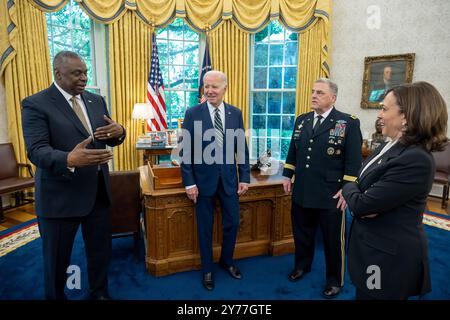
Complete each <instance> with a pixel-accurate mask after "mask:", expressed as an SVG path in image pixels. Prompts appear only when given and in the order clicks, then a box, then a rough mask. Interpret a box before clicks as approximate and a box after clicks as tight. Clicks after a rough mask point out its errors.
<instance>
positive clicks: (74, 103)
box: [70, 96, 91, 134]
mask: <svg viewBox="0 0 450 320" xmlns="http://www.w3.org/2000/svg"><path fill="white" fill-rule="evenodd" d="M70 101H72V107H73V111H74V112H75V114H76V115H77V116H78V119H80V121H81V123H82V124H83V127H84V128H85V129H86V131H87V133H88V134H91V130H90V129H89V125H88V124H87V121H86V117H85V116H84V113H83V110H81V106H80V104H79V103H78V101H77V98H75V96H73V97H72V98H70Z"/></svg>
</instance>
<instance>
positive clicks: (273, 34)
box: [270, 20, 284, 41]
mask: <svg viewBox="0 0 450 320" xmlns="http://www.w3.org/2000/svg"><path fill="white" fill-rule="evenodd" d="M270 26H271V27H270V41H283V40H284V29H283V26H282V25H281V24H280V23H279V22H278V21H276V20H274V21H272V22H271V23H270Z"/></svg>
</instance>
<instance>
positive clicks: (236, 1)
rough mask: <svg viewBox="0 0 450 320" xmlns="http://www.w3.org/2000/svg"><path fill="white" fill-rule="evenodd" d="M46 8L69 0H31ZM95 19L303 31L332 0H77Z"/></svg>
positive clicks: (60, 6) (323, 11)
mask: <svg viewBox="0 0 450 320" xmlns="http://www.w3.org/2000/svg"><path fill="white" fill-rule="evenodd" d="M30 1H33V3H34V5H35V6H38V7H40V8H41V9H42V10H46V11H57V10H59V9H61V8H62V7H63V6H64V5H65V4H66V3H67V1H68V0H30ZM75 1H76V2H79V3H80V5H81V7H82V8H83V9H84V10H85V11H86V13H87V14H88V15H89V16H90V17H91V18H93V19H95V20H97V21H99V22H101V23H107V24H110V23H113V22H115V21H117V20H119V19H120V18H121V17H122V16H123V15H124V14H125V13H126V12H133V13H134V14H136V15H137V16H138V17H139V18H140V19H141V20H142V21H144V22H145V23H146V24H148V25H151V26H155V27H157V28H161V27H164V26H165V25H167V24H169V23H170V22H171V21H172V20H173V19H174V18H175V17H180V18H185V19H186V21H187V22H188V23H189V24H190V25H191V26H192V27H193V28H194V29H196V30H197V31H201V30H203V29H205V27H207V26H209V27H211V29H215V28H218V27H219V26H220V25H221V23H223V21H225V20H228V19H232V20H233V21H234V23H235V24H236V25H237V26H238V27H239V28H240V29H241V30H243V31H247V32H257V31H259V30H261V29H262V28H264V26H265V25H266V24H267V23H268V22H269V21H270V20H273V19H280V21H281V22H282V23H283V24H284V25H285V26H286V27H289V28H291V29H292V30H296V31H302V30H303V29H305V28H306V27H307V26H308V25H309V24H311V23H312V22H313V17H314V15H315V16H317V15H319V14H324V15H327V13H328V12H329V11H328V10H329V9H330V7H331V0H75Z"/></svg>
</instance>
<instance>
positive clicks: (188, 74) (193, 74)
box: [184, 65, 198, 89]
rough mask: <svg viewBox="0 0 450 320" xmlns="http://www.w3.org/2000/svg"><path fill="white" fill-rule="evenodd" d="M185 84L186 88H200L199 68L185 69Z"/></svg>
mask: <svg viewBox="0 0 450 320" xmlns="http://www.w3.org/2000/svg"><path fill="white" fill-rule="evenodd" d="M184 76H185V78H184V83H185V86H184V87H185V88H192V89H197V88H198V66H197V65H196V66H195V67H185V69H184Z"/></svg>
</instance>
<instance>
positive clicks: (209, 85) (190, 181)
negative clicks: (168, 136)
mask: <svg viewBox="0 0 450 320" xmlns="http://www.w3.org/2000/svg"><path fill="white" fill-rule="evenodd" d="M203 80H204V92H205V97H206V100H207V101H206V102H204V103H202V104H199V105H196V106H194V107H191V108H189V109H187V110H186V114H185V117H184V122H183V140H182V144H181V153H180V155H181V156H182V162H181V173H182V177H183V183H184V185H185V187H186V193H187V196H188V197H189V199H191V200H192V201H194V203H195V204H196V208H195V209H196V210H195V211H196V217H197V227H198V237H199V243H200V254H201V261H202V269H203V279H202V284H203V286H204V287H205V288H206V289H207V290H213V289H214V279H213V274H212V266H213V248H212V239H213V224H214V221H213V220H214V213H213V211H214V200H215V198H216V197H218V198H219V200H220V203H221V209H222V210H221V212H222V234H223V239H222V251H221V256H220V259H219V264H220V266H221V267H222V268H224V269H225V270H226V271H227V272H228V273H229V274H230V275H231V276H232V277H233V278H235V279H241V278H242V274H241V272H240V271H239V269H238V268H237V267H236V266H235V265H234V264H233V252H234V248H235V244H236V237H237V232H238V228H239V196H241V195H243V194H244V193H245V192H246V191H247V189H248V184H249V183H250V166H249V156H248V148H247V143H246V140H245V132H244V125H243V120H242V112H241V111H240V110H239V109H238V108H236V107H234V106H231V105H229V104H227V103H224V102H223V97H224V95H225V92H226V89H227V77H226V75H225V74H224V73H222V72H220V71H209V72H207V73H206V74H205V76H204V78H203ZM213 137H214V139H212V138H213ZM211 140H212V142H211ZM200 146H201V147H200Z"/></svg>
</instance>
